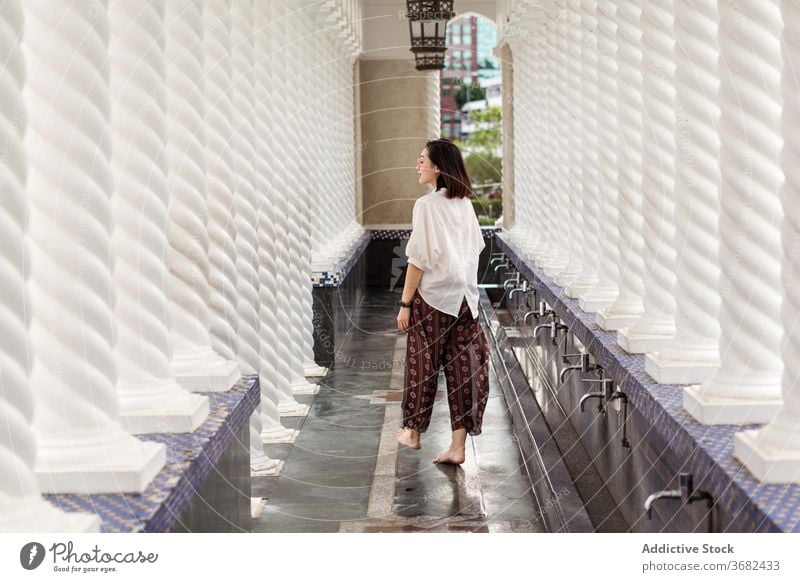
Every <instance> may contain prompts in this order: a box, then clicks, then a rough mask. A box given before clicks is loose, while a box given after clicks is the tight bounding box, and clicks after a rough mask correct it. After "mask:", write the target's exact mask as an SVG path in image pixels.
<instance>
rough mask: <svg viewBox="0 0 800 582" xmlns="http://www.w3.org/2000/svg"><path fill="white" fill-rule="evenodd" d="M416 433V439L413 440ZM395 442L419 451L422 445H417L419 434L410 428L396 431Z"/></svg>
mask: <svg viewBox="0 0 800 582" xmlns="http://www.w3.org/2000/svg"><path fill="white" fill-rule="evenodd" d="M415 433H416V438H415ZM397 442H398V443H400V444H401V445H405V446H407V447H408V448H410V449H421V448H422V445H421V444H419V433H418V432H417V431H415V430H413V429H410V428H398V429H397Z"/></svg>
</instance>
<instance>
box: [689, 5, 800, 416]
mask: <svg viewBox="0 0 800 582" xmlns="http://www.w3.org/2000/svg"><path fill="white" fill-rule="evenodd" d="M719 35H720V36H719V48H720V56H721V61H722V62H723V63H725V65H724V66H722V67H721V71H720V77H721V84H720V104H721V115H720V124H719V128H720V129H719V133H720V143H721V148H720V171H721V176H722V182H721V186H720V220H719V233H720V239H721V242H720V247H719V253H720V255H719V258H720V266H721V273H722V275H721V277H720V280H719V292H720V296H721V301H722V303H721V306H720V312H719V323H720V340H719V353H720V366H719V368H717V370H716V371H715V372H714V375H713V376H712V377H711V378H709V379H708V380H707V381H706V382H704V383H703V384H702V385H701V386H700V387H699V388H687V389H686V390H685V391H684V398H683V406H684V408H686V410H687V411H688V412H689V413H690V414H691V415H692V416H694V417H695V418H696V419H698V420H699V421H700V422H702V423H704V424H716V423H724V424H745V423H751V422H768V421H769V420H771V419H772V418H773V417H774V416H775V414H776V413H777V411H778V410H779V408H780V406H781V370H782V368H783V362H782V360H781V324H780V309H781V238H780V224H781V217H782V210H781V200H780V197H779V195H778V192H779V190H780V187H781V184H782V182H783V173H782V172H781V166H780V159H779V158H780V151H781V147H782V144H783V140H782V138H781V126H780V121H781V82H780V78H781V75H780V73H781V38H780V37H781V14H780V8H779V3H778V1H777V0H760V1H757V0H750V1H748V2H740V3H738V4H736V5H732V6H729V5H727V4H724V3H723V4H720V27H719ZM786 128H787V132H786V133H787V134H790V133H791V132H792V131H793V130H794V129H795V128H792V127H791V126H786ZM796 194H797V193H796V192H795V195H796Z"/></svg>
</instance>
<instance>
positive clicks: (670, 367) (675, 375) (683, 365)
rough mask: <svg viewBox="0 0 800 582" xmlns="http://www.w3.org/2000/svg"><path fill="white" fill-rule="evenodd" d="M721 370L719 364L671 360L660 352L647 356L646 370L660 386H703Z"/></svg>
mask: <svg viewBox="0 0 800 582" xmlns="http://www.w3.org/2000/svg"><path fill="white" fill-rule="evenodd" d="M717 368H719V362H718V361H717V362H690V361H681V360H670V359H669V358H667V357H665V356H664V355H663V354H661V353H659V352H654V353H652V354H647V357H646V358H645V362H644V370H645V372H647V373H648V374H650V377H651V378H653V380H655V381H656V382H658V383H659V384H702V383H703V382H705V381H706V380H708V379H709V378H711V376H712V375H713V374H714V372H715V371H716V369H717Z"/></svg>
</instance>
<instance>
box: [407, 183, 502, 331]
mask: <svg viewBox="0 0 800 582" xmlns="http://www.w3.org/2000/svg"><path fill="white" fill-rule="evenodd" d="M411 223H412V227H413V230H412V231H411V238H409V239H408V245H407V246H406V256H407V257H408V262H409V263H411V264H412V265H415V266H417V267H419V268H420V269H421V270H422V271H424V273H423V275H422V279H421V280H420V283H419V287H418V290H419V294H420V295H421V296H422V298H423V299H424V300H425V302H426V303H427V304H428V305H430V306H431V307H433V308H434V309H438V310H439V311H442V312H444V313H447V314H449V315H452V316H454V317H458V312H459V309H460V307H461V302H462V301H463V299H464V298H465V297H466V299H467V304H468V305H469V308H470V311H472V317H473V318H476V317H478V258H479V257H480V254H481V250H482V249H483V248H484V247H485V246H486V243H485V242H484V241H483V234H481V227H480V225H479V224H478V218H477V217H476V216H475V211H474V210H473V209H472V203H471V202H470V199H469V198H447V197H446V196H445V189H444V188H442V189H440V190H434V191H433V192H430V193H428V194H425V195H424V196H422V197H421V198H419V199H418V200H417V201H416V203H415V204H414V212H413V215H412V218H411Z"/></svg>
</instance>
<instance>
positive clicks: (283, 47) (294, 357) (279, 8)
mask: <svg viewBox="0 0 800 582" xmlns="http://www.w3.org/2000/svg"><path fill="white" fill-rule="evenodd" d="M270 10H271V13H270V14H271V20H272V21H275V22H281V23H282V24H283V25H276V26H273V27H272V28H271V30H272V31H273V34H270V35H269V38H270V49H271V50H270V51H269V54H270V55H271V56H272V58H271V60H270V71H271V73H272V74H271V75H270V80H271V83H270V88H271V92H270V100H269V104H270V106H269V109H270V110H271V111H275V112H278V111H280V112H282V115H280V116H277V115H276V116H274V117H273V118H272V119H271V122H272V123H271V131H270V134H269V135H270V137H271V138H272V142H273V143H275V144H290V143H291V136H290V135H289V130H288V128H287V126H286V121H285V117H286V116H287V111H289V104H288V101H289V97H288V95H287V94H286V90H285V89H286V87H285V85H286V80H287V76H288V67H287V65H286V63H284V62H283V61H284V60H285V59H286V58H287V52H288V50H289V49H288V47H287V45H288V44H289V43H290V42H291V41H290V35H289V34H288V32H287V31H286V28H285V23H284V22H283V20H282V19H283V18H284V17H285V16H286V14H287V12H288V6H287V4H286V2H285V1H279V2H274V3H271V4H270ZM289 149H290V147H289V146H287V147H277V146H276V147H274V148H273V149H271V150H270V153H271V154H272V156H271V157H272V159H271V162H272V163H271V168H272V171H271V173H270V175H269V180H270V184H271V185H272V188H270V195H271V196H270V202H271V205H272V211H273V219H274V224H275V231H276V237H275V240H276V241H279V244H277V245H275V247H274V249H275V263H276V287H275V290H276V297H277V303H276V306H277V309H276V312H275V315H276V318H275V323H274V325H275V326H276V330H277V334H278V341H277V347H278V350H279V359H280V360H281V362H282V363H285V364H286V368H284V370H285V371H286V372H287V374H288V375H287V377H286V378H283V379H282V380H283V381H282V382H281V384H280V386H279V390H280V392H279V404H278V410H279V411H280V413H281V414H282V415H288V414H298V413H301V412H302V410H303V409H304V407H303V406H302V405H300V404H299V403H298V402H297V401H296V400H295V399H294V396H293V393H292V388H291V383H292V382H293V381H294V378H295V375H296V374H297V373H298V372H297V371H298V369H302V361H301V360H300V358H299V357H298V356H299V354H298V353H297V350H296V347H295V345H294V333H293V331H292V329H291V327H292V320H293V316H292V311H291V310H292V307H293V301H292V299H291V298H290V297H289V295H290V294H291V292H292V273H291V270H292V268H293V264H292V258H293V257H294V256H295V254H296V252H297V249H296V248H293V247H292V243H291V241H290V240H289V237H290V232H289V230H290V228H291V226H290V225H291V219H290V207H289V206H290V204H291V203H292V202H291V200H290V198H291V197H292V196H294V192H293V191H292V176H291V171H292V169H291V168H292V167H291V165H290V163H289V161H288V159H287V157H288V156H287V153H288V150H289ZM287 381H288V382H287Z"/></svg>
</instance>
